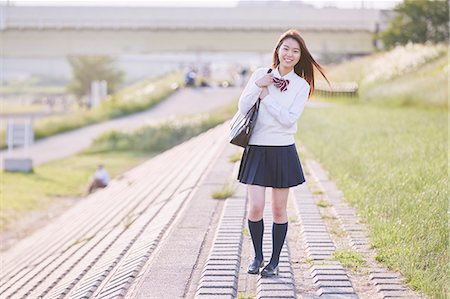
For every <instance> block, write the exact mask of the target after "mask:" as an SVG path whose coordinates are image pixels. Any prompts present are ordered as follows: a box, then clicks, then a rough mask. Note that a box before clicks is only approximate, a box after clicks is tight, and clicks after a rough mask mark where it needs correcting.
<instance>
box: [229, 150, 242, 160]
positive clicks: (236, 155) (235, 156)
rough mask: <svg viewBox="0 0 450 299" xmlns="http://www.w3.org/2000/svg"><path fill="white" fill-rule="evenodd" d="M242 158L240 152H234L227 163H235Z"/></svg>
mask: <svg viewBox="0 0 450 299" xmlns="http://www.w3.org/2000/svg"><path fill="white" fill-rule="evenodd" d="M241 157H242V151H241V150H239V151H237V152H235V153H234V154H232V155H231V156H230V157H229V158H228V162H230V163H236V162H237V161H239V160H241Z"/></svg>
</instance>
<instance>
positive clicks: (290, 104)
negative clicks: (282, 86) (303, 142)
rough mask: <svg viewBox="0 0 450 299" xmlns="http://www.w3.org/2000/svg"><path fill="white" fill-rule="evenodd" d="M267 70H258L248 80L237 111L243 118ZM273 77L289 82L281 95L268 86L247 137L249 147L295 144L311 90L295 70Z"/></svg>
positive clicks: (276, 74)
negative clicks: (252, 127) (251, 131)
mask: <svg viewBox="0 0 450 299" xmlns="http://www.w3.org/2000/svg"><path fill="white" fill-rule="evenodd" d="M267 71H268V68H259V69H257V70H256V71H255V72H254V73H253V74H252V76H251V78H250V80H249V81H248V83H247V86H246V87H245V89H244V91H243V92H242V94H241V97H240V98H239V111H240V112H241V113H242V114H244V115H245V114H246V113H247V111H248V110H249V109H250V108H251V107H252V106H253V104H255V102H256V101H257V99H258V97H259V95H260V93H261V91H262V88H260V87H258V86H257V85H256V84H255V81H257V80H258V79H259V78H261V77H263V76H264V75H265V74H266V73H267ZM272 74H273V75H274V76H275V77H277V78H283V79H288V80H289V85H288V87H287V90H286V91H283V92H281V91H280V90H279V89H278V88H276V87H275V86H274V85H273V84H272V85H269V86H268V90H269V94H268V95H267V96H266V97H265V98H264V99H263V100H261V105H260V106H259V114H258V119H257V120H256V125H255V128H254V130H253V133H252V136H251V137H250V141H249V144H251V145H291V144H294V143H295V140H294V134H295V133H296V132H297V120H298V119H299V118H300V115H301V114H302V112H303V109H304V108H305V104H306V102H307V100H308V94H309V89H310V86H309V84H308V82H306V80H305V79H303V78H302V77H300V76H298V75H297V74H296V73H295V72H294V70H292V71H291V72H289V73H288V74H286V75H285V76H283V77H281V76H280V73H279V72H278V69H274V70H273V71H272Z"/></svg>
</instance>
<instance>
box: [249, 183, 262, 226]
mask: <svg viewBox="0 0 450 299" xmlns="http://www.w3.org/2000/svg"><path fill="white" fill-rule="evenodd" d="M247 190H248V199H249V202H250V211H249V213H248V219H249V220H251V221H259V220H261V219H262V218H263V214H264V205H265V200H266V187H263V186H257V185H248V189H247Z"/></svg>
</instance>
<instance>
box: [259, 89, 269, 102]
mask: <svg viewBox="0 0 450 299" xmlns="http://www.w3.org/2000/svg"><path fill="white" fill-rule="evenodd" d="M268 94H269V89H268V88H267V87H263V89H262V91H261V93H260V94H259V98H260V99H261V100H262V99H264V98H265V97H266V96H267V95H268Z"/></svg>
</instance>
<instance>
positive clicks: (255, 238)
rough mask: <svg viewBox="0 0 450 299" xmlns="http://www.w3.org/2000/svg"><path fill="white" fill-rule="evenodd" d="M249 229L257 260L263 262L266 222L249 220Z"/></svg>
mask: <svg viewBox="0 0 450 299" xmlns="http://www.w3.org/2000/svg"><path fill="white" fill-rule="evenodd" d="M248 228H249V230H250V235H251V236H252V242H253V248H254V249H255V258H256V259H258V260H260V261H263V260H264V257H263V252H262V241H263V235H264V220H263V219H261V220H259V221H251V220H250V219H248Z"/></svg>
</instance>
